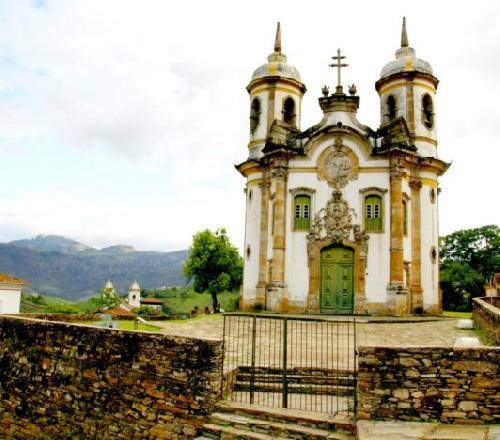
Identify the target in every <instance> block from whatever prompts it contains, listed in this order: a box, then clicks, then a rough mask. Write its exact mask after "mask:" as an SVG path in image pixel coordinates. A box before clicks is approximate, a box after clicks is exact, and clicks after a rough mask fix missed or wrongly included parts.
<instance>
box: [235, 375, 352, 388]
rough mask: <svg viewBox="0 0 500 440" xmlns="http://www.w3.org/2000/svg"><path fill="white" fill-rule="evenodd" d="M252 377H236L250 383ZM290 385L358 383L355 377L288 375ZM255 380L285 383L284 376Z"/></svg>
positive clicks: (267, 376)
mask: <svg viewBox="0 0 500 440" xmlns="http://www.w3.org/2000/svg"><path fill="white" fill-rule="evenodd" d="M251 377H252V374H251V373H238V374H237V375H236V381H237V382H239V381H243V382H245V381H250V380H251ZM286 377H287V382H288V383H302V384H315V385H323V384H324V385H337V384H343V385H351V384H355V383H356V379H355V376H340V375H339V376H314V375H312V376H298V375H289V374H287V376H286ZM254 380H256V381H260V382H269V383H280V382H283V375H282V374H262V373H256V374H254Z"/></svg>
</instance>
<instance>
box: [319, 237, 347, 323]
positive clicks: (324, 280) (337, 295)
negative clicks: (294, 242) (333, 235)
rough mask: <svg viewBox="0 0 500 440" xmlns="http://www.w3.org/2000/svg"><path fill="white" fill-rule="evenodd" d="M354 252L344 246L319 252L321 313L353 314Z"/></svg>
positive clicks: (331, 247) (332, 247)
mask: <svg viewBox="0 0 500 440" xmlns="http://www.w3.org/2000/svg"><path fill="white" fill-rule="evenodd" d="M353 293H354V251H353V250H352V249H351V248H348V247H345V246H330V247H327V248H324V249H322V250H321V293H320V307H321V312H323V313H344V314H350V313H352V312H353V306H354V295H353Z"/></svg>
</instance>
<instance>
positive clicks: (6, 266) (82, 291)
mask: <svg viewBox="0 0 500 440" xmlns="http://www.w3.org/2000/svg"><path fill="white" fill-rule="evenodd" d="M187 255H188V251H187V250H182V251H175V252H143V251H136V250H135V249H134V248H133V247H131V246H126V245H117V246H109V247H107V248H104V249H101V250H98V249H94V248H92V247H89V246H86V245H84V244H82V243H78V242H77V241H74V240H70V239H68V238H65V237H61V236H58V235H43V236H42V235H40V236H37V237H35V238H33V239H27V240H16V241H13V242H10V243H0V272H7V273H9V274H11V275H14V276H18V277H21V278H24V279H26V280H29V281H31V282H32V283H33V285H32V289H33V290H35V291H37V292H40V293H43V294H46V295H52V296H59V297H62V298H67V299H71V300H78V299H82V298H85V297H88V296H91V295H95V294H96V293H97V292H98V291H99V290H100V289H101V288H102V286H103V285H104V283H105V282H106V281H107V279H108V278H109V279H110V280H111V281H112V282H113V284H114V285H115V287H116V288H117V289H118V291H119V292H120V293H126V292H127V290H128V286H129V285H130V284H131V283H132V281H133V280H134V279H137V281H138V282H139V284H140V285H141V287H143V288H158V287H162V286H168V285H184V284H186V280H185V279H184V276H183V275H182V267H183V265H184V261H185V260H186V258H187Z"/></svg>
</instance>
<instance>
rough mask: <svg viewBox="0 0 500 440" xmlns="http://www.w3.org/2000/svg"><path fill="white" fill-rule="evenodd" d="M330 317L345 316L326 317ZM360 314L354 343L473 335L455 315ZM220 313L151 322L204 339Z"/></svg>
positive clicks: (427, 342) (428, 341)
mask: <svg viewBox="0 0 500 440" xmlns="http://www.w3.org/2000/svg"><path fill="white" fill-rule="evenodd" d="M330 319H332V320H335V319H346V318H345V317H330ZM366 321H367V319H366V318H360V319H359V320H358V324H357V343H358V345H372V346H373V345H378V346H405V347H410V346H450V345H453V343H454V342H455V339H456V338H457V337H459V336H475V334H474V332H473V331H471V330H459V329H457V328H455V325H456V322H457V320H456V319H449V318H445V319H440V320H429V319H425V318H423V319H422V320H419V321H416V322H398V320H397V319H396V320H394V322H386V321H385V320H381V321H379V322H377V321H373V322H366ZM222 322H223V321H222V316H220V315H219V316H217V315H207V316H201V317H198V318H195V319H188V320H184V321H154V322H151V324H153V325H156V326H158V327H161V328H162V332H163V333H166V334H169V335H177V336H188V337H195V338H204V339H222Z"/></svg>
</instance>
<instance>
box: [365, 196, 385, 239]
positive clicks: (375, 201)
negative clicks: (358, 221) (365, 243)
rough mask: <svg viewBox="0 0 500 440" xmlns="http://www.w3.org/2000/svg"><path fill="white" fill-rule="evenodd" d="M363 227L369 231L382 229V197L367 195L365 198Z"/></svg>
mask: <svg viewBox="0 0 500 440" xmlns="http://www.w3.org/2000/svg"><path fill="white" fill-rule="evenodd" d="M365 229H366V230H367V231H369V232H377V231H382V198H381V197H380V196H374V195H372V196H367V197H366V198H365Z"/></svg>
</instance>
